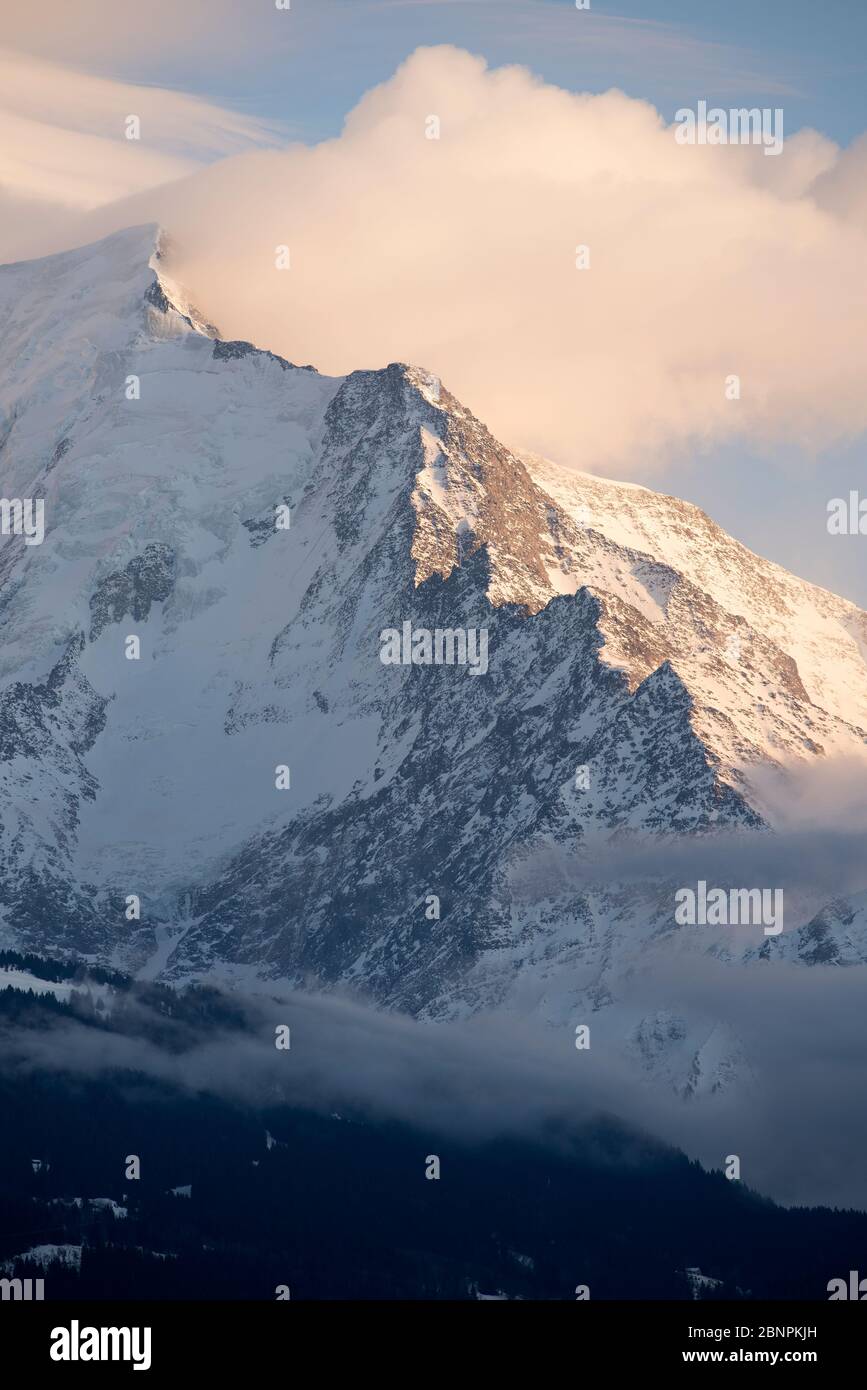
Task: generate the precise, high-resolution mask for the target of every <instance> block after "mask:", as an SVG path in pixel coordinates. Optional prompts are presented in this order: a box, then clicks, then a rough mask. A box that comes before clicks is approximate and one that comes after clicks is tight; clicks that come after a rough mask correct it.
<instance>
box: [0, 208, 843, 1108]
mask: <svg viewBox="0 0 867 1390" xmlns="http://www.w3.org/2000/svg"><path fill="white" fill-rule="evenodd" d="M169 264H170V255H168V254H167V253H166V248H165V246H163V248H162V251H161V250H160V246H159V239H158V237H157V234H156V232H155V229H153V228H135V229H132V230H129V231H126V232H123V233H120V234H116V235H114V236H112V237H110V238H108V239H107V240H105V241H103V242H101V243H99V244H98V245H95V246H89V247H85V248H83V249H81V250H77V251H74V252H69V253H65V254H63V255H59V256H53V257H50V258H48V259H46V260H41V261H34V262H27V263H22V264H18V265H13V266H6V267H2V268H0V313H2V318H3V322H4V324H5V325H6V331H5V333H4V335H3V339H2V343H0V466H2V480H3V481H2V487H3V491H4V496H5V497H6V498H7V499H29V498H36V499H42V498H44V500H45V538H44V541H43V543H42V544H27V543H26V542H25V538H24V537H23V536H21V535H9V536H7V537H4V538H3V539H2V540H0V634H2V643H0V682H2V684H0V779H2V780H0V814H2V850H3V853H2V864H0V902H2V921H3V926H2V939H3V940H4V941H5V942H6V943H7V944H10V945H16V946H24V947H28V948H32V949H43V950H50V951H52V952H55V953H57V952H73V953H78V954H82V955H85V956H87V957H89V958H93V959H97V960H100V961H102V962H105V963H112V964H115V965H118V966H120V967H124V968H133V969H137V970H139V971H141V972H142V973H144V974H146V975H150V976H160V977H162V978H165V979H169V980H177V979H186V978H192V977H195V976H199V975H208V974H211V973H214V972H219V973H220V975H221V977H222V978H223V979H226V978H228V979H233V980H236V981H238V982H247V983H249V982H251V981H253V980H273V979H281V980H288V981H291V982H293V983H313V984H315V985H316V986H318V987H330V986H334V985H345V986H352V987H355V988H358V989H360V990H361V991H363V992H364V993H365V994H367V995H368V996H370V997H372V998H373V999H374V1000H376V1001H377V1002H379V1003H382V1004H385V1005H387V1006H391V1007H399V1008H404V1009H408V1010H410V1011H412V1012H413V1013H416V1014H419V1015H422V1016H433V1015H448V1014H452V1013H457V1012H466V1011H470V1010H474V1009H479V1008H487V1007H492V1006H498V1007H511V1008H516V1009H520V1010H522V1011H523V1010H529V1011H535V1012H538V1013H540V1014H541V1015H543V1016H544V1017H546V1018H547V1019H549V1020H550V1021H552V1022H570V1021H581V1019H582V1018H583V1017H584V1016H585V1015H586V1014H587V1012H588V1011H596V1012H598V1013H599V1014H600V1016H603V1015H604V1016H605V1017H609V1018H611V1019H612V1020H614V1019H615V1018H616V1022H612V1023H611V1024H610V1026H611V1027H612V1028H613V1029H614V1031H615V1032H616V1033H618V1035H619V1036H620V1037H621V1038H622V1037H623V1036H624V1030H625V1034H626V1035H627V1037H628V1042H627V1046H628V1048H629V1049H631V1050H632V1051H633V1052H634V1054H635V1055H636V1057H637V1058H638V1059H639V1060H640V1061H641V1063H642V1065H645V1066H647V1067H648V1068H650V1069H651V1070H656V1071H660V1070H661V1071H662V1072H663V1073H664V1074H666V1075H668V1074H669V1073H670V1074H671V1079H672V1080H673V1082H674V1083H675V1084H679V1085H682V1086H683V1087H684V1088H685V1089H687V1090H689V1089H693V1090H695V1089H703V1088H706V1087H707V1086H711V1087H713V1086H715V1085H719V1084H722V1083H723V1080H724V1078H725V1075H726V1074H727V1072H728V1071H730V1070H731V1068H732V1067H733V1066H735V1065H736V1059H737V1043H736V1040H732V1039H730V1038H728V1037H727V1035H726V1033H725V1028H724V1025H721V1024H720V1025H717V1024H716V1023H715V1022H713V1021H712V1022H711V1023H710V1025H708V1026H707V1027H705V1026H703V1025H702V1027H700V1028H699V1030H698V1033H697V1032H696V1031H695V1030H694V1029H692V1028H691V1027H690V1026H687V1025H686V1024H685V1023H684V1021H683V1020H682V1019H681V1018H680V1017H679V1016H678V1014H677V1011H676V1010H675V1011H674V1012H673V1013H672V1012H669V1011H666V1010H663V1011H661V1012H660V1013H659V1014H658V1015H657V1014H654V1015H653V1016H652V1017H637V1018H631V1019H628V1020H627V1019H626V1018H625V1017H619V1016H616V1011H614V1012H612V1010H611V1009H610V1008H608V1007H607V1006H609V1005H611V1004H612V1002H616V1001H617V999H618V997H619V981H621V980H622V979H623V978H624V977H625V976H627V975H628V974H629V972H630V971H632V970H633V968H634V967H635V966H636V964H637V963H639V962H640V961H642V960H645V959H647V958H648V956H647V953H648V952H652V951H653V950H655V949H657V947H658V945H659V942H660V941H665V940H668V939H673V938H674V937H675V936H677V935H678V933H680V934H682V929H680V928H678V927H677V926H676V925H675V923H674V920H673V905H672V899H671V892H670V889H668V888H665V887H664V886H659V885H657V887H656V888H655V889H654V890H653V891H651V892H650V893H649V892H648V889H647V886H646V885H644V886H642V885H631V886H630V885H627V884H620V883H617V882H611V883H610V884H608V885H606V886H605V887H604V889H599V888H594V889H593V890H592V891H590V890H588V891H579V890H577V889H576V890H575V891H569V890H567V891H564V890H563V885H562V884H555V883H552V882H550V881H548V880H547V879H546V871H545V869H544V865H545V864H546V863H548V862H550V851H552V850H555V851H556V852H557V854H558V855H559V856H561V857H562V855H563V854H564V853H573V852H574V853H575V854H576V855H578V856H579V857H580V856H581V855H585V856H587V855H590V856H592V853H593V847H594V846H598V845H602V844H610V843H611V841H612V837H613V838H614V840H615V841H616V840H617V839H618V837H634V836H636V835H638V834H642V833H659V832H662V833H669V834H670V833H674V832H679V833H693V834H696V835H707V834H709V833H710V832H712V831H714V830H718V829H735V830H742V831H743V832H744V833H750V832H755V833H767V832H768V830H770V829H772V827H773V815H772V812H771V810H770V808H769V806H768V805H766V804H765V801H764V799H763V795H762V791H761V787H762V785H763V782H762V778H761V777H760V776H758V775H757V774H758V773H759V772H765V771H767V769H768V768H769V767H774V766H776V767H784V766H789V765H792V764H795V765H797V764H802V765H807V764H810V763H812V762H815V761H817V760H821V759H824V758H826V757H828V756H830V755H837V756H839V755H842V756H844V757H846V758H848V759H863V758H864V756H865V746H867V615H865V614H864V613H863V612H861V611H860V610H858V609H857V608H855V607H854V606H853V605H852V604H850V603H847V602H845V601H844V600H843V599H841V598H838V597H836V596H834V595H833V594H830V593H828V592H826V591H824V590H822V589H819V588H816V587H815V586H813V585H811V584H808V583H806V582H804V581H802V580H799V579H796V578H794V577H793V576H792V575H790V574H788V573H786V572H785V571H784V570H782V569H781V568H780V567H778V566H776V565H774V564H771V563H769V562H767V561H765V560H762V559H760V558H759V557H757V556H755V555H753V554H751V553H750V552H749V551H748V550H746V549H745V548H744V547H743V546H741V545H740V544H738V543H737V542H736V541H734V540H733V539H732V538H731V537H729V536H727V535H726V534H725V533H724V532H723V531H721V530H720V528H719V527H717V526H715V525H714V523H713V522H712V521H710V520H709V518H708V517H707V516H705V515H704V514H703V513H702V512H701V511H699V510H698V509H697V508H696V507H694V506H691V505H689V504H687V503H685V502H681V501H678V500H677V499H675V498H671V497H666V496H661V495H658V494H656V493H653V492H650V491H648V490H646V489H644V488H641V487H637V486H633V485H629V484H623V483H615V482H610V481H608V480H605V479H601V478H597V477H593V476H590V475H586V474H577V473H573V472H568V471H566V470H563V469H560V468H558V467H556V466H555V465H554V464H552V463H550V462H548V461H545V460H541V459H536V458H531V457H527V456H525V455H522V454H520V453H516V452H514V451H512V450H510V449H508V448H507V447H505V446H503V445H502V444H500V443H499V442H498V441H497V440H495V439H494V438H493V437H492V436H491V435H490V433H489V432H488V431H487V430H486V428H485V427H484V425H483V424H481V423H480V422H479V421H478V420H476V419H475V418H474V417H473V416H472V415H471V414H470V412H469V411H468V410H467V409H466V408H465V407H464V406H463V405H461V403H460V402H458V401H457V400H455V399H454V398H453V397H452V396H451V395H450V394H449V392H448V391H447V390H446V389H445V387H444V386H442V385H441V384H440V383H439V382H437V381H436V380H435V379H433V378H432V377H431V376H430V375H429V374H427V373H426V372H424V371H422V370H420V369H417V368H414V367H408V366H404V365H401V364H396V363H395V364H392V365H390V366H388V367H386V368H384V369H382V370H378V371H364V370H362V371H356V372H353V373H352V374H351V375H349V376H347V377H345V378H328V377H323V376H321V375H319V374H318V373H317V372H316V371H315V370H314V369H313V368H311V367H306V366H303V367H297V366H294V365H292V364H291V363H289V362H286V361H284V360H282V359H280V358H278V357H276V356H274V355H273V354H271V353H270V352H267V351H262V350H259V349H256V348H254V347H252V346H251V345H250V344H248V343H241V342H225V341H223V340H222V339H221V338H220V337H219V334H218V331H217V329H216V328H214V327H213V326H211V325H209V324H207V323H206V322H204V321H203V319H202V318H201V317H200V315H198V314H197V312H196V311H195V309H194V308H192V307H191V306H190V305H189V304H188V303H187V299H186V296H185V294H184V291H183V289H182V288H181V287H180V286H178V285H176V284H175V283H173V281H172V279H171V278H170V276H169V275H168V274H167V273H165V270H164V267H165V266H166V265H169ZM278 523H279V524H278ZM287 523H288V524H287ZM405 624H410V625H411V629H412V630H413V631H415V630H419V629H423V630H425V631H431V632H433V631H435V630H436V629H449V630H457V629H464V630H466V629H471V630H473V631H474V632H475V633H479V632H480V631H482V630H484V631H485V632H486V633H487V642H488V648H487V651H488V656H487V663H486V666H487V669H486V670H484V671H483V670H482V669H481V668H480V669H479V670H478V671H476V672H474V671H472V670H471V669H470V668H469V667H468V666H467V665H460V664H458V665H437V664H384V663H383V661H382V660H381V653H382V650H383V640H382V636H381V635H382V633H383V632H384V631H386V630H392V629H393V630H396V631H397V632H398V633H402V632H403V629H404V625H405ZM132 637H135V638H138V641H139V644H140V657H139V658H138V659H130V658H129V652H130V650H131V645H130V643H129V640H128V639H129V638H132ZM279 768H288V770H289V771H288V774H287V773H285V772H284V773H282V774H279V773H278V769H279ZM278 780H279V781H280V782H282V783H284V784H285V783H288V786H286V785H284V786H281V788H280V789H278V786H277V782H278ZM546 855H547V856H548V858H546ZM540 866H541V867H540ZM555 890H556V891H555ZM132 895H135V896H137V897H138V898H139V899H140V902H141V917H140V920H136V919H135V917H134V916H133V917H132V918H131V919H130V918H129V912H130V910H132V911H133V912H134V909H130V908H129V906H128V902H129V900H130V898H131V897H132ZM760 939H761V937H760V935H759V942H760ZM754 944H758V943H757V942H754ZM774 945H775V949H776V943H774ZM702 947H703V948H704V939H703V940H702ZM802 955H803V953H802ZM602 1026H603V1028H604V1027H608V1026H609V1025H608V1024H603V1025H602ZM699 1035H700V1036H699ZM697 1039H698V1040H697ZM702 1055H703V1057H704V1060H703V1061H702Z"/></svg>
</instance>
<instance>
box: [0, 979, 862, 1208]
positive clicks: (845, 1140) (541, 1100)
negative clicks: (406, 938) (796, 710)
mask: <svg viewBox="0 0 867 1390" xmlns="http://www.w3.org/2000/svg"><path fill="white" fill-rule="evenodd" d="M865 986H867V968H853V969H850V970H846V971H839V970H838V971H833V970H821V969H814V970H804V969H800V968H798V967H794V966H789V965H784V964H780V963H774V964H771V965H762V966H756V967H755V968H753V969H750V970H743V969H734V968H732V967H728V966H724V965H722V964H721V963H720V962H718V961H713V960H709V959H706V960H702V959H700V958H695V957H693V958H691V959H689V961H688V962H687V961H685V960H684V959H683V958H678V957H676V956H672V957H670V958H668V959H666V957H665V956H664V955H661V956H660V958H659V961H658V965H657V968H655V970H654V972H653V974H652V975H650V974H648V973H645V974H644V975H643V976H641V977H640V978H637V979H636V981H635V982H634V985H633V988H632V992H631V998H630V999H629V1001H628V1002H629V1003H630V1005H633V1006H640V1007H642V1008H646V1009H647V1010H648V1011H651V1010H653V1009H654V1008H659V1007H660V1006H662V1005H670V1004H672V1003H673V1002H674V1001H677V1003H678V1005H679V1006H680V1007H682V1008H684V1009H685V1010H686V1011H687V1012H689V1011H694V1012H695V1013H696V1014H701V1015H703V1016H705V1017H717V1018H725V1019H726V1020H727V1021H728V1023H729V1025H730V1026H731V1027H732V1028H734V1029H735V1030H736V1031H737V1032H738V1034H739V1036H741V1037H742V1039H743V1040H744V1042H745V1045H746V1048H747V1051H748V1052H749V1054H750V1055H751V1056H752V1057H753V1058H755V1059H758V1060H759V1061H760V1066H758V1067H757V1068H756V1072H755V1077H754V1080H753V1083H752V1084H751V1085H750V1086H749V1087H747V1088H746V1089H744V1090H742V1091H740V1092H739V1093H738V1094H737V1095H722V1096H711V1097H707V1098H704V1099H694V1100H692V1101H689V1102H684V1101H683V1100H681V1099H679V1098H678V1097H677V1096H676V1095H675V1094H674V1093H673V1092H671V1091H668V1090H666V1089H665V1088H664V1087H662V1086H659V1087H656V1086H652V1085H650V1084H649V1083H648V1081H647V1080H646V1078H643V1077H639V1076H637V1075H636V1074H635V1072H633V1071H631V1070H629V1069H627V1067H626V1066H625V1065H624V1063H623V1062H622V1061H620V1060H619V1059H618V1058H617V1057H615V1056H614V1055H613V1054H612V1053H611V1052H610V1051H607V1050H606V1049H605V1048H604V1047H602V1048H600V1047H592V1046H591V1048H590V1049H589V1050H584V1051H579V1050H577V1049H576V1048H575V1046H574V1039H573V1036H572V1032H571V1030H570V1029H558V1030H551V1029H548V1028H544V1027H541V1026H539V1025H536V1024H534V1023H532V1022H531V1021H527V1020H520V1019H517V1018H509V1017H504V1016H502V1015H500V1016H497V1017H481V1018H477V1019H475V1020H472V1021H468V1022H464V1023H450V1024H421V1023H417V1022H415V1021H414V1020H412V1019H409V1018H406V1017H401V1016H397V1015H394V1014H384V1013H382V1012H380V1011H378V1010H376V1009H373V1008H370V1007H368V1006H367V1005H365V1004H363V1003H360V1002H358V1001H355V1000H351V999H347V998H339V997H336V996H319V995H313V994H308V993H294V992H292V993H287V994H285V995H283V996H282V997H281V996H276V995H275V996H274V997H272V998H269V999H267V1000H265V999H262V998H258V999H256V1000H254V1001H248V1002H247V1004H246V1006H245V1007H246V1010H247V1015H248V1031H245V1032H239V1031H235V1030H225V1031H223V1030H221V1031H214V1032H206V1031H199V1032H197V1033H195V1034H191V1035H190V1036H189V1038H188V1039H187V1046H185V1047H184V1048H183V1049H179V1048H177V1047H163V1046H158V1045H156V1044H155V1043H154V1042H152V1041H146V1040H145V1038H144V1037H143V1036H141V1035H137V1036H128V1035H127V1036H124V1035H122V1034H118V1033H105V1032H103V1031H99V1032H95V1031H94V1030H93V1029H91V1028H88V1027H85V1026H84V1025H83V1024H80V1025H79V1024H70V1023H68V1022H63V1023H61V1024H60V1025H59V1027H58V1028H56V1029H54V1028H49V1029H46V1030H44V1031H37V1030H33V1029H26V1030H14V1029H13V1030H12V1031H7V1032H5V1033H4V1039H3V1044H4V1045H3V1060H2V1069H3V1070H4V1071H7V1072H8V1071H9V1070H14V1071H16V1072H18V1073H24V1074H26V1073H27V1072H28V1071H29V1070H31V1069H34V1068H37V1069H45V1070H49V1071H52V1072H58V1071H60V1072H65V1073H67V1074H69V1075H70V1077H71V1078H74V1077H75V1076H81V1075H87V1076H91V1075H99V1074H104V1073H106V1072H108V1071H114V1070H117V1069H131V1070H134V1071H136V1072H143V1073H145V1074H147V1075H150V1076H152V1077H154V1078H155V1079H158V1080H159V1081H162V1082H165V1083H169V1084H172V1085H178V1086H181V1087H185V1088H187V1089H189V1090H191V1091H195V1092H198V1091H209V1092H212V1093H215V1094H219V1095H221V1096H223V1097H226V1098H228V1099H230V1100H233V1101H235V1102H237V1103H239V1104H243V1105H254V1106H255V1105H263V1106H264V1105H274V1104H279V1103H281V1102H282V1103H286V1104H291V1105H300V1106H307V1107H313V1108H316V1109H319V1110H322V1111H324V1112H326V1113H328V1112H330V1111H333V1110H337V1111H343V1112H344V1113H346V1112H349V1113H353V1112H354V1113H359V1112H360V1113H361V1114H364V1113H368V1114H372V1115H375V1116H379V1117H386V1118H394V1119H398V1120H401V1121H404V1122H407V1123H410V1124H414V1125H418V1126H420V1127H422V1128H424V1129H425V1131H427V1132H430V1131H431V1130H433V1131H435V1132H438V1133H440V1132H441V1133H442V1134H443V1135H445V1136H446V1137H448V1136H449V1135H453V1136H455V1137H458V1138H461V1139H463V1140H470V1141H474V1140H485V1139H489V1138H491V1137H496V1136H499V1135H512V1136H515V1135H518V1136H529V1137H536V1138H538V1139H540V1140H541V1141H543V1142H546V1141H547V1142H555V1141H557V1140H559V1139H562V1138H563V1136H564V1135H565V1134H568V1133H570V1132H578V1131H579V1130H580V1129H583V1128H584V1126H586V1125H587V1124H592V1123H593V1122H594V1121H595V1120H596V1119H598V1118H599V1117H601V1116H608V1117H616V1118H617V1119H618V1120H620V1121H622V1122H625V1123H626V1124H628V1125H630V1126H633V1127H635V1129H636V1130H637V1132H639V1133H640V1134H645V1135H648V1136H651V1137H653V1138H656V1139H658V1140H661V1141H663V1142H665V1143H669V1144H673V1145H676V1146H677V1147H679V1148H681V1149H683V1150H684V1151H686V1152H687V1153H688V1154H689V1155H690V1156H691V1157H695V1158H699V1159H700V1160H701V1161H702V1162H703V1163H704V1164H706V1165H707V1166H708V1167H712V1168H717V1169H719V1168H722V1167H723V1166H724V1164H725V1161H726V1158H727V1156H728V1155H730V1154H737V1155H738V1156H739V1157H740V1160H741V1174H742V1179H743V1181H744V1182H746V1183H747V1184H749V1186H751V1187H753V1188H754V1189H757V1190H759V1191H761V1192H764V1193H766V1194H768V1195H770V1196H773V1197H775V1198H776V1199H777V1200H779V1201H782V1202H786V1203H799V1204H800V1203H803V1204H811V1205H838V1206H856V1207H861V1208H867V1176H865V1172H864V1165H863V1162H862V1155H863V1152H864V1146H865V1143H867V1115H865V1113H864V1107H863V1106H862V1105H861V1104H860V1103H859V1100H858V1097H859V1096H861V1095H863V1094H864V1090H865V1086H867V1042H865V1038H864V1029H863V1008H864V997H865ZM236 1002H237V1001H236ZM142 1022H143V1024H145V1025H146V1019H145V1018H143V1019H142ZM160 1024H161V1027H163V1028H164V1026H165V1020H161V1021H160ZM282 1024H288V1025H289V1027H290V1029H291V1048H290V1049H289V1050H288V1051H278V1050H277V1049H276V1048H275V1045H274V1038H275V1028H276V1027H277V1025H282Z"/></svg>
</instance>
